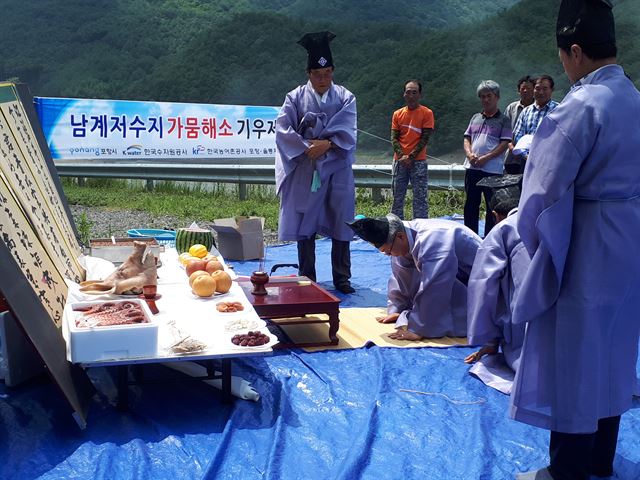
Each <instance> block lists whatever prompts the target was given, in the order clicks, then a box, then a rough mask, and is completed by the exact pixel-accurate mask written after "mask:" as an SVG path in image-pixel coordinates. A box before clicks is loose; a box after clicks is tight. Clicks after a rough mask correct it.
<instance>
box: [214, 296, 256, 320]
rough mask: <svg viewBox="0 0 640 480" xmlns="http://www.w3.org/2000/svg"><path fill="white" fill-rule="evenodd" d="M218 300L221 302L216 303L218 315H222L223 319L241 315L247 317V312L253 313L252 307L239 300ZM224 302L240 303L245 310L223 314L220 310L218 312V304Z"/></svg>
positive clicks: (217, 298)
mask: <svg viewBox="0 0 640 480" xmlns="http://www.w3.org/2000/svg"><path fill="white" fill-rule="evenodd" d="M216 300H219V301H217V302H216V314H218V315H222V316H223V317H225V318H227V317H231V316H233V317H236V316H240V315H246V314H247V312H251V305H250V304H249V305H248V304H247V303H245V302H243V301H242V300H240V299H237V298H233V297H231V298H225V299H220V297H216ZM222 302H238V303H241V304H242V306H243V307H244V308H243V310H240V311H238V312H221V311H220V310H218V303H222Z"/></svg>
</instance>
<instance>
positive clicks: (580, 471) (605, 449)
mask: <svg viewBox="0 0 640 480" xmlns="http://www.w3.org/2000/svg"><path fill="white" fill-rule="evenodd" d="M619 427H620V416H617V417H609V418H601V419H600V420H599V421H598V430H597V431H596V432H594V433H585V434H582V433H560V432H553V431H552V432H551V438H550V440H549V457H550V458H551V462H550V465H549V472H550V473H551V476H552V477H553V479H554V480H583V479H584V480H586V479H588V478H589V476H590V475H595V476H597V477H608V476H610V475H613V457H614V456H615V454H616V443H617V442H618V428H619Z"/></svg>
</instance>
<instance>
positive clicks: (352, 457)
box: [0, 241, 640, 480]
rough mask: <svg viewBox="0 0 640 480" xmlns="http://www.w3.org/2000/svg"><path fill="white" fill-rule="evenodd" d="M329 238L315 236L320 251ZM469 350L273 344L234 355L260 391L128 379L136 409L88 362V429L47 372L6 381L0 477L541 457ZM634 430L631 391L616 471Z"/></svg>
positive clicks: (380, 288)
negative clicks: (271, 350)
mask: <svg viewBox="0 0 640 480" xmlns="http://www.w3.org/2000/svg"><path fill="white" fill-rule="evenodd" d="M356 243H357V242H356ZM355 246H356V247H357V248H354V250H357V251H359V252H361V253H358V254H357V256H358V262H359V263H358V268H357V269H355V268H354V279H355V278H360V279H365V278H366V279H371V280H358V282H362V283H360V284H361V285H362V286H364V287H365V289H367V288H368V289H369V290H370V291H371V292H376V293H378V294H379V295H381V296H384V292H385V291H386V277H387V276H388V270H387V271H385V270H384V269H388V259H386V258H385V257H384V256H382V255H380V254H379V253H377V252H375V251H374V250H373V249H370V248H369V247H368V246H366V244H364V243H363V244H362V246H363V248H360V247H361V245H359V244H358V245H355ZM277 248H278V249H280V248H282V249H286V248H291V247H277ZM329 249H330V242H325V241H319V242H318V248H317V253H318V258H323V256H324V255H326V256H327V257H326V258H328V255H329ZM271 250H272V249H271V248H270V249H269V251H270V253H271ZM274 250H275V249H274ZM292 252H293V255H294V258H295V245H293V247H292ZM367 252H368V253H367ZM278 255H279V254H278ZM268 261H271V259H269V258H268ZM273 261H274V263H284V262H285V260H281V259H280V258H278V259H277V260H276V259H275V258H274V259H273ZM287 262H288V261H287ZM323 263H326V262H319V263H318V265H319V266H320V267H321V268H325V267H322V264H323ZM381 265H382V266H381ZM385 265H386V266H385ZM245 266H246V268H247V271H250V270H251V268H252V267H251V266H250V265H249V262H244V264H243V265H242V268H244V267H245ZM239 267H240V265H239ZM238 270H239V271H240V268H238ZM319 275H323V276H321V278H320V280H321V282H323V281H324V282H326V281H329V282H330V273H329V274H328V276H327V274H326V272H325V273H322V274H320V273H319ZM365 282H370V283H365ZM350 297H352V300H351V301H352V304H351V305H350V306H355V307H366V306H372V305H371V304H367V303H364V302H366V301H367V300H363V299H362V298H360V297H358V296H353V295H352V296H350ZM378 306H380V305H378ZM471 351H473V349H471V348H452V349H429V348H422V349H396V348H379V347H375V346H372V347H365V348H359V349H354V350H341V351H324V352H315V353H305V352H302V351H299V350H293V351H284V352H283V351H278V352H276V353H275V354H274V355H273V356H272V357H261V358H256V359H240V360H237V361H234V363H233V373H234V374H235V375H240V376H242V377H244V378H245V379H246V380H247V381H249V382H251V383H252V384H253V386H254V388H255V389H256V390H257V391H258V392H260V395H261V399H260V401H259V402H257V403H254V402H249V401H241V400H237V401H236V402H235V403H234V404H232V405H225V404H224V403H222V402H221V399H220V396H219V395H218V392H217V391H216V390H215V389H213V388H211V387H209V386H207V385H205V384H202V383H199V382H192V381H187V382H182V383H174V382H172V383H168V384H164V385H163V384H152V385H142V386H134V387H131V388H130V410H129V412H128V413H121V412H119V411H118V410H117V408H116V407H115V398H116V396H115V387H114V384H113V381H112V379H111V378H110V376H109V375H108V374H107V372H106V371H105V369H92V370H90V375H91V377H92V379H93V380H94V382H95V383H96V385H97V387H98V390H99V393H98V394H97V395H96V396H95V397H94V399H93V403H92V405H91V408H90V410H89V416H88V427H87V430H86V431H84V432H81V431H79V430H78V428H77V427H76V425H75V423H74V422H73V420H72V419H71V416H70V412H69V410H68V407H67V405H66V403H65V402H64V401H63V400H62V397H61V395H59V393H58V392H57V391H56V389H55V387H54V386H53V385H52V383H51V382H49V381H48V379H47V378H46V377H42V378H39V379H36V380H34V381H32V382H29V383H27V384H25V385H23V386H21V387H19V388H16V389H4V390H0V393H1V394H3V395H2V398H0V452H1V453H2V460H3V461H2V462H0V478H1V479H13V478H16V479H21V480H22V479H32V478H41V479H56V480H57V479H69V478H73V479H92V480H102V479H104V480H107V479H108V480H111V479H114V478H117V479H118V480H121V479H132V480H134V479H135V480H138V479H154V480H155V479H170V480H181V479H214V478H215V479H223V480H225V479H229V480H245V479H247V480H253V479H256V480H257V479H272V480H289V479H291V480H299V479H301V478H305V479H306V478H309V479H314V480H316V479H318V480H322V479H332V480H333V479H338V480H353V479H361V478H362V479H369V478H372V479H376V480H387V479H388V480H396V479H398V478H406V479H409V480H411V479H425V478H428V479H444V478H446V479H461V480H469V479H483V480H484V479H487V480H489V479H496V480H501V479H511V478H513V476H514V473H515V472H518V471H527V470H531V469H534V468H540V467H542V466H544V465H546V464H547V462H548V455H547V453H546V452H547V442H548V436H549V433H548V432H547V431H545V430H541V429H537V428H533V427H530V426H528V425H525V424H522V423H518V422H514V421H512V420H510V419H508V418H507V410H508V402H509V399H508V397H506V396H504V395H502V394H500V393H499V392H497V391H495V390H493V389H490V388H487V387H486V386H484V384H482V383H481V382H480V381H478V380H476V379H475V378H473V377H471V376H470V375H469V374H468V366H467V365H465V364H464V362H463V359H464V357H465V356H466V355H468V354H469V353H470V352H471ZM162 368H163V367H156V369H157V370H161V369H162ZM403 390H410V391H403ZM412 391H413V392H412ZM416 392H421V393H416ZM639 442H640V401H639V400H637V399H636V400H635V401H634V404H633V408H632V409H631V410H630V411H629V412H627V413H625V414H624V415H623V416H622V422H621V426H620V437H619V442H618V454H617V456H616V459H615V468H616V473H617V476H616V478H620V479H627V480H632V479H637V478H640V449H638V448H637V445H638V443H639Z"/></svg>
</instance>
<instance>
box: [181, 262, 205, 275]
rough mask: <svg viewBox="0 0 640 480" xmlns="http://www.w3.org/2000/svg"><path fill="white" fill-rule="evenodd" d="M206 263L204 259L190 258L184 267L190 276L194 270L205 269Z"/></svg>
mask: <svg viewBox="0 0 640 480" xmlns="http://www.w3.org/2000/svg"><path fill="white" fill-rule="evenodd" d="M205 267H206V264H205V263H204V262H203V261H202V260H189V261H188V262H187V264H186V265H185V267H184V269H185V270H186V272H187V276H188V277H190V276H191V274H192V273H193V272H197V271H198V270H204V271H206V269H205Z"/></svg>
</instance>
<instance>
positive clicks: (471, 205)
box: [464, 80, 511, 235]
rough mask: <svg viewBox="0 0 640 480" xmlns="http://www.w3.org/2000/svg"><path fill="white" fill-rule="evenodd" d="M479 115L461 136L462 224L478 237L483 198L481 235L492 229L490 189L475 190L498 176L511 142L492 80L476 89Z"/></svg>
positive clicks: (506, 119) (495, 86)
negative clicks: (464, 194) (484, 207)
mask: <svg viewBox="0 0 640 480" xmlns="http://www.w3.org/2000/svg"><path fill="white" fill-rule="evenodd" d="M477 93H478V97H479V98H480V102H481V105H482V111H481V112H480V113H476V114H475V115H474V116H473V117H471V121H470V122H469V126H468V127H467V130H466V132H465V133H464V153H465V156H466V158H465V161H464V168H466V172H465V176H464V190H465V192H466V198H465V202H464V224H465V225H466V226H467V227H469V228H470V229H471V230H473V231H474V232H476V233H478V219H479V216H480V201H481V200H482V198H481V197H482V196H484V201H485V205H486V209H487V215H486V217H485V226H484V234H485V235H486V234H487V233H489V232H490V231H491V228H492V227H493V223H494V222H493V215H491V210H490V209H489V201H490V200H491V189H490V188H487V187H478V186H477V183H478V182H479V181H480V180H482V179H483V178H485V177H488V176H491V175H501V174H502V171H503V168H504V167H503V153H504V152H505V150H506V149H507V144H508V143H509V142H510V141H511V122H510V120H509V118H508V117H506V116H505V115H503V114H502V113H501V112H500V110H499V109H498V101H499V100H500V85H498V84H497V83H496V82H494V81H493V80H484V81H483V82H482V83H480V85H478V89H477Z"/></svg>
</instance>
